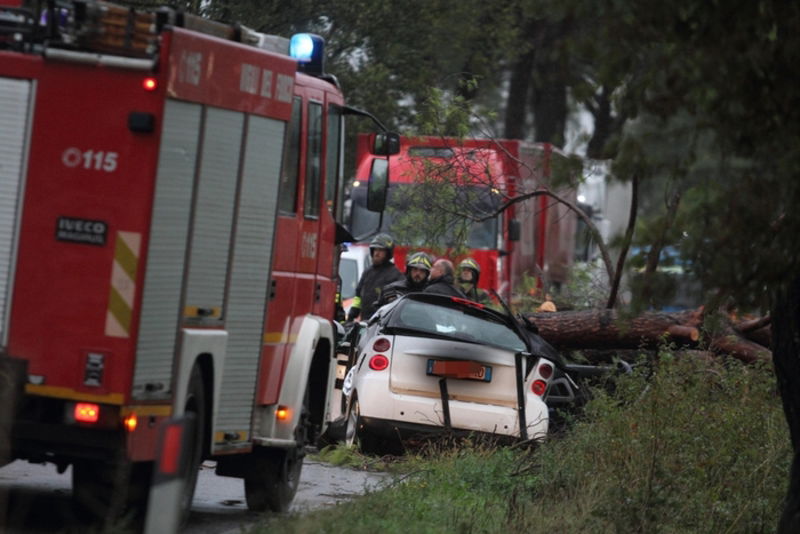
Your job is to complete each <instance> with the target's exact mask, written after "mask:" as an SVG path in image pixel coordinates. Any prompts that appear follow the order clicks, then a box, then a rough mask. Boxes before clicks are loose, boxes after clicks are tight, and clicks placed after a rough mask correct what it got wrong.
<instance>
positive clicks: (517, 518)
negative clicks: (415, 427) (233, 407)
mask: <svg viewBox="0 0 800 534" xmlns="http://www.w3.org/2000/svg"><path fill="white" fill-rule="evenodd" d="M643 369H644V368H643ZM412 461H413V465H414V467H415V469H416V471H413V472H411V473H410V474H406V475H404V476H403V477H399V478H398V479H397V482H396V483H395V484H394V485H393V487H391V488H390V489H388V490H384V491H381V492H378V493H373V494H369V495H367V496H365V497H363V498H360V499H357V500H355V501H353V502H350V503H346V504H342V505H339V506H337V507H335V508H333V509H328V510H322V511H318V512H314V513H312V514H310V515H308V516H305V517H298V518H295V519H293V520H292V521H286V520H285V519H281V520H280V521H276V520H273V521H269V522H268V523H267V524H266V525H264V527H263V530H264V531H265V532H266V530H267V529H269V530H270V531H275V530H277V531H280V532H344V531H348V532H365V533H366V532H370V533H372V532H376V531H380V532H387V533H388V532H403V533H405V532H498V533H500V532H531V533H536V532H542V533H550V532H581V533H607V532H620V533H627V532H631V533H633V532H647V533H662V532H663V533H679V532H680V533H687V532H692V533H694V532H703V533H705V532H708V533H717V532H726V533H743V534H744V533H747V534H752V533H758V532H772V531H774V529H775V526H776V524H777V518H778V517H779V516H780V511H781V504H782V498H783V495H784V492H785V488H786V481H787V474H788V472H789V464H790V445H789V437H788V431H787V429H786V424H785V420H784V418H783V412H782V409H781V403H780V398H779V397H778V395H777V394H776V392H775V380H774V377H773V375H772V373H771V371H770V369H768V368H766V367H753V366H750V367H747V366H744V365H740V364H737V363H730V364H725V365H723V364H720V363H718V362H711V363H709V362H705V361H699V360H693V359H690V358H686V357H683V358H679V357H675V356H673V355H672V354H669V353H667V354H662V355H661V359H660V362H659V364H658V365H657V366H655V367H650V368H648V369H647V370H646V371H642V372H640V373H634V374H633V375H632V376H628V377H623V378H622V379H621V380H620V383H619V384H617V387H616V389H615V393H614V395H613V397H612V396H610V395H609V394H607V393H604V392H602V391H598V392H597V393H596V395H595V396H594V398H593V399H592V400H591V401H590V402H589V404H588V405H587V407H586V412H585V415H584V417H583V418H582V419H581V420H579V421H578V422H577V423H576V424H575V425H574V426H573V428H572V430H571V431H570V432H569V433H567V434H566V435H565V436H564V437H563V438H559V439H552V440H550V441H548V442H547V443H545V444H543V445H541V446H539V447H535V448H531V449H522V448H515V447H510V448H500V449H491V448H482V447H474V446H470V445H469V444H467V445H465V446H464V445H462V446H461V448H458V449H449V450H439V451H435V454H429V455H428V456H427V457H426V458H423V459H422V460H421V459H420V458H419V457H415V458H413V459H412Z"/></svg>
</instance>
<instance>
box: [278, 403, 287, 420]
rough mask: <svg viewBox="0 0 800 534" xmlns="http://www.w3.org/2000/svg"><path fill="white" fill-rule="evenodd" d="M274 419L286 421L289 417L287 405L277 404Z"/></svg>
mask: <svg viewBox="0 0 800 534" xmlns="http://www.w3.org/2000/svg"><path fill="white" fill-rule="evenodd" d="M275 419H277V420H278V421H286V420H287V419H289V407H288V406H278V409H277V410H275Z"/></svg>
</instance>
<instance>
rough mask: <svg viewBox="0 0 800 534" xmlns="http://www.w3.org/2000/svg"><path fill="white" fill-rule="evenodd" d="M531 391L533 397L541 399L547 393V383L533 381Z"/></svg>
mask: <svg viewBox="0 0 800 534" xmlns="http://www.w3.org/2000/svg"><path fill="white" fill-rule="evenodd" d="M531 391H532V392H533V394H534V395H537V396H539V397H541V396H542V395H544V392H545V391H547V382H545V381H544V380H534V381H533V384H531Z"/></svg>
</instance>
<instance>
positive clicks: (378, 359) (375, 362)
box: [369, 354, 389, 371]
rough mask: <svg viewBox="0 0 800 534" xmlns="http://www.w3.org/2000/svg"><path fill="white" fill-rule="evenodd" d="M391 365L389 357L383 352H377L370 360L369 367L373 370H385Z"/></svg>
mask: <svg viewBox="0 0 800 534" xmlns="http://www.w3.org/2000/svg"><path fill="white" fill-rule="evenodd" d="M387 367H389V358H387V357H386V356H384V355H383V354H376V355H375V356H373V357H372V358H371V359H370V361H369V368H370V369H372V370H373V371H383V370H384V369H386V368H387Z"/></svg>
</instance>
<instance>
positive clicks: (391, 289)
mask: <svg viewBox="0 0 800 534" xmlns="http://www.w3.org/2000/svg"><path fill="white" fill-rule="evenodd" d="M426 283H427V281H425V280H423V281H422V283H420V284H417V283H415V282H414V281H412V280H410V279H409V278H408V277H405V278H403V279H402V280H398V281H397V282H392V283H391V284H388V285H387V286H386V287H384V288H383V291H382V292H381V299H380V300H379V301H378V306H377V307H378V308H380V307H381V306H383V305H384V304H389V303H390V302H392V301H393V300H396V299H397V298H399V297H402V296H403V295H405V294H407V293H415V292H417V291H422V290H423V289H425V285H426Z"/></svg>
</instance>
